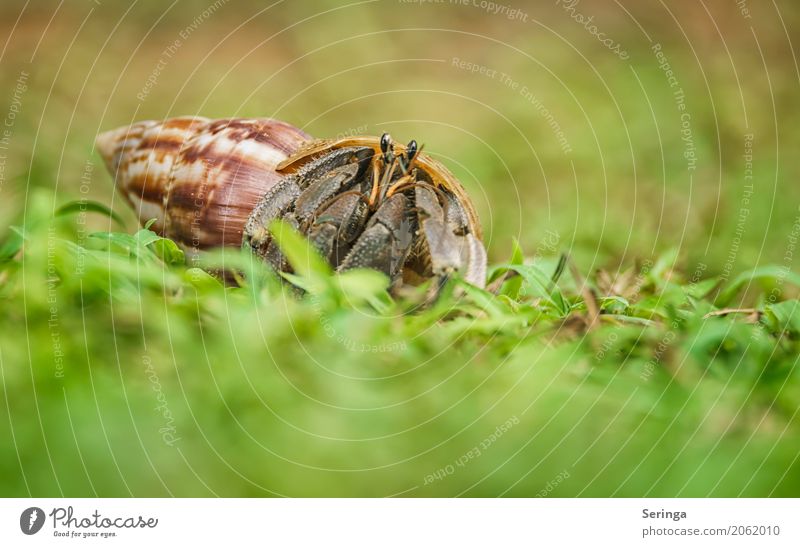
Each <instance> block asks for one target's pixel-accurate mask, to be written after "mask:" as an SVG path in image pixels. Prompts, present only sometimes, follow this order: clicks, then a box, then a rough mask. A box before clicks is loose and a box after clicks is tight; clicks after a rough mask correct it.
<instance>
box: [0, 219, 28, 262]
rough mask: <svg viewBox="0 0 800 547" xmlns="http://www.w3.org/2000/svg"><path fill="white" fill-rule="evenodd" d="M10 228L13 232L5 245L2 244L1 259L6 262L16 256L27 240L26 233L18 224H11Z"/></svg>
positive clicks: (0, 247)
mask: <svg viewBox="0 0 800 547" xmlns="http://www.w3.org/2000/svg"><path fill="white" fill-rule="evenodd" d="M9 230H10V231H11V234H9V236H8V238H6V240H5V241H4V242H3V245H2V246H0V260H2V261H4V262H5V261H7V260H11V259H12V258H14V257H15V256H16V255H17V253H18V252H19V251H20V249H22V245H23V243H24V242H25V233H24V231H23V230H22V228H20V227H18V226H9Z"/></svg>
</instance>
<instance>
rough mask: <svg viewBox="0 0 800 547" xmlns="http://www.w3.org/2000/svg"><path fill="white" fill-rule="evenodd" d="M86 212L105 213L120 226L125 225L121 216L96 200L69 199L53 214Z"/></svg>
mask: <svg viewBox="0 0 800 547" xmlns="http://www.w3.org/2000/svg"><path fill="white" fill-rule="evenodd" d="M86 212H89V213H99V214H101V215H105V216H107V217H108V218H110V219H112V220H113V221H114V222H116V223H117V224H118V225H119V226H120V227H123V228H124V227H125V221H124V220H122V217H121V216H119V215H118V214H117V213H115V212H114V211H112V210H111V209H110V208H109V207H107V206H106V205H103V204H102V203H99V202H97V201H82V200H77V201H69V202H67V203H65V204H64V205H62V206H61V207H59V208H58V209H56V212H55V216H57V217H62V216H68V215H74V214H79V213H86Z"/></svg>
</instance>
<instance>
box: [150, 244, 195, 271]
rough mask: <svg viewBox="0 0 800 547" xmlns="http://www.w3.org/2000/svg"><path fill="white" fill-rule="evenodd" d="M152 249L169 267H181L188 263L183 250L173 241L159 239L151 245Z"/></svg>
mask: <svg viewBox="0 0 800 547" xmlns="http://www.w3.org/2000/svg"><path fill="white" fill-rule="evenodd" d="M150 247H151V248H152V249H153V252H155V253H156V255H157V256H158V258H160V259H161V260H162V261H164V263H165V264H168V265H169V266H180V265H182V264H184V263H185V262H186V257H185V255H184V254H183V250H181V248H180V247H178V244H177V243H175V242H174V241H172V240H171V239H167V238H165V237H161V238H158V239H157V240H156V241H153V242H152V243H151V244H150Z"/></svg>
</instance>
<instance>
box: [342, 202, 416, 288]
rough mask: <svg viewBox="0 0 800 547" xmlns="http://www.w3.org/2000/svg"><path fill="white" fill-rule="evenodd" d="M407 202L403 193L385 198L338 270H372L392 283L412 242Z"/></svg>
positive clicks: (412, 235) (412, 236) (408, 203)
mask: <svg viewBox="0 0 800 547" xmlns="http://www.w3.org/2000/svg"><path fill="white" fill-rule="evenodd" d="M409 205H410V202H409V200H408V198H407V197H405V196H404V195H403V194H395V195H393V196H392V197H390V198H387V199H386V200H385V201H384V202H383V203H382V204H381V206H380V207H378V210H377V211H376V212H375V214H374V215H372V218H370V219H369V222H368V223H367V227H366V229H365V230H364V232H363V233H362V234H361V235H360V236H359V237H358V239H357V240H356V242H355V244H354V245H353V248H352V249H351V250H350V252H349V253H348V254H347V256H346V257H345V259H344V261H343V262H342V263H341V264H340V265H339V268H338V269H339V271H345V270H350V269H353V268H372V269H375V270H378V271H381V272H383V273H385V274H386V275H388V276H389V278H390V279H392V280H394V279H395V278H396V276H397V274H398V273H399V272H400V270H401V268H402V267H403V264H404V263H405V261H406V258H407V257H408V253H409V251H410V250H411V243H412V241H413V239H414V234H413V229H412V223H411V222H410V220H409V218H408V210H409Z"/></svg>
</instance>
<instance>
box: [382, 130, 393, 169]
mask: <svg viewBox="0 0 800 547" xmlns="http://www.w3.org/2000/svg"><path fill="white" fill-rule="evenodd" d="M381 152H383V161H384V162H385V163H386V165H389V164H390V163H392V160H394V150H392V136H391V135H389V133H384V134H383V135H381Z"/></svg>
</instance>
